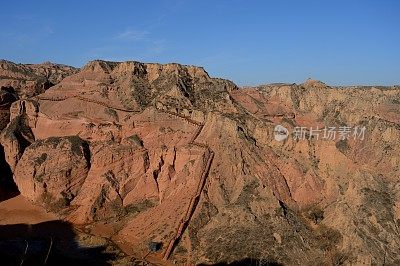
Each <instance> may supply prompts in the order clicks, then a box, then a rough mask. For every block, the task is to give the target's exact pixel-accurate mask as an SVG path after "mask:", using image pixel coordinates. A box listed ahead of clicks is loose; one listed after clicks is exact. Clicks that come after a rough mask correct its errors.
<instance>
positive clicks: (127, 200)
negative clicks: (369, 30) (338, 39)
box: [1, 61, 400, 265]
mask: <svg viewBox="0 0 400 266" xmlns="http://www.w3.org/2000/svg"><path fill="white" fill-rule="evenodd" d="M7 97H8V96H7ZM355 99H356V100H355ZM399 99H400V90H399V89H398V88H361V87H360V88H350V89H349V88H347V89H346V88H331V87H329V86H327V85H325V84H323V83H321V82H317V81H312V80H309V81H307V82H305V83H304V84H300V85H297V84H272V85H267V86H260V87H257V88H246V89H238V88H237V87H236V86H235V85H234V84H233V83H232V82H229V81H226V80H221V79H214V78H211V77H209V75H208V74H207V73H206V72H205V71H204V69H202V68H197V67H192V66H182V65H178V64H167V65H160V64H144V63H139V62H124V63H115V62H105V61H94V62H90V63H89V64H87V65H86V66H85V67H83V68H82V70H81V71H79V72H78V73H75V74H73V75H70V76H68V77H66V78H64V79H63V80H62V81H61V82H60V83H58V84H57V85H55V86H53V87H51V88H50V89H48V90H47V91H46V92H45V93H43V94H40V95H38V96H36V97H33V98H30V99H29V100H21V101H17V102H15V103H13V104H12V106H11V109H10V110H11V122H10V123H9V124H8V125H7V127H6V129H5V130H4V131H3V132H2V134H1V143H2V145H3V146H4V150H5V153H6V156H5V159H6V160H7V162H8V164H9V165H10V168H11V170H12V171H13V173H14V180H15V182H16V184H17V185H18V187H19V188H20V191H21V193H22V195H23V196H25V197H27V198H28V199H30V200H31V201H33V202H35V203H36V204H40V205H43V206H45V207H46V208H47V209H48V210H52V211H53V212H56V213H57V214H58V215H59V216H60V217H62V218H63V219H65V220H68V221H71V222H73V223H75V224H80V225H84V226H85V227H86V230H88V231H90V232H91V233H92V234H99V235H102V236H106V237H108V238H110V239H112V240H113V241H114V242H115V243H116V244H117V245H118V246H120V247H121V248H122V249H123V250H124V251H125V253H127V254H129V255H133V256H135V257H145V258H146V260H147V261H151V262H156V263H162V262H161V261H162V259H163V258H164V260H166V261H164V263H166V264H168V263H169V262H172V261H174V260H175V261H176V262H178V263H188V264H196V263H209V264H211V263H217V262H222V261H226V262H231V261H235V260H238V261H239V260H242V259H244V258H258V259H260V260H261V259H265V260H266V261H267V260H268V261H277V262H280V263H285V264H290V265H293V264H335V263H336V264H338V263H341V262H346V263H350V264H352V263H353V264H360V263H364V262H368V263H375V264H379V263H381V262H382V261H381V260H380V258H381V255H382V254H383V253H385V252H386V255H385V261H386V262H390V263H396V261H398V260H399V259H400V258H399V257H398V254H397V251H398V250H399V248H400V243H399V242H398V236H399V231H398V229H397V226H398V221H400V211H399V210H400V209H399V206H400V196H399V195H400V193H399V191H400V190H399V186H398V185H397V183H398V176H399V167H398V165H399V156H398V155H399V154H400V152H399V147H400V146H399V145H398V144H399V137H400V128H399V118H400V114H399V112H398V110H399V108H398V107H399V102H400V101H399ZM277 124H280V125H282V126H284V127H286V128H287V129H288V130H289V131H290V132H293V131H294V130H295V128H296V127H299V126H301V127H308V128H309V127H313V128H316V127H319V128H323V127H324V126H335V127H339V126H343V125H348V126H352V127H355V126H361V125H365V126H366V128H367V131H366V135H365V138H364V139H363V140H361V139H354V138H349V139H347V140H339V139H335V140H322V139H316V138H309V137H308V138H307V139H304V140H295V139H293V137H292V136H289V137H288V138H287V139H286V140H285V141H281V142H279V141H276V140H275V139H274V127H275V126H276V125H277ZM307 134H309V133H307ZM307 136H308V135H307ZM53 140H57V141H56V142H54V141H53ZM44 154H46V155H44ZM46 199H52V200H51V201H50V202H49V200H47V201H46ZM50 203H53V204H50ZM56 203H57V204H56ZM60 203H62V204H60ZM54 204H55V205H54ZM55 207H57V208H55ZM377 232H381V233H377ZM150 241H153V242H157V243H158V242H161V243H162V247H161V250H160V251H159V252H153V253H149V251H148V243H149V242H150Z"/></svg>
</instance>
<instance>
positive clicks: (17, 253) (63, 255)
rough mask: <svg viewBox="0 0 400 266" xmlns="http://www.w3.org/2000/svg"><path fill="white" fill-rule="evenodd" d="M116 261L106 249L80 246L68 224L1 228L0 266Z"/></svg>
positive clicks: (45, 223) (6, 226) (102, 263)
mask: <svg viewBox="0 0 400 266" xmlns="http://www.w3.org/2000/svg"><path fill="white" fill-rule="evenodd" d="M88 237H90V236H88ZM87 242H90V241H87ZM115 257H116V255H115V253H108V252H106V247H105V246H96V245H90V246H89V247H87V246H85V247H83V246H80V245H79V243H78V242H77V235H76V233H75V231H74V230H73V228H72V226H71V224H70V223H67V222H63V221H50V222H44V223H39V224H35V225H27V224H15V225H2V226H0V258H1V259H0V260H1V262H0V264H1V265H110V264H109V263H108V262H109V261H112V260H113V259H115Z"/></svg>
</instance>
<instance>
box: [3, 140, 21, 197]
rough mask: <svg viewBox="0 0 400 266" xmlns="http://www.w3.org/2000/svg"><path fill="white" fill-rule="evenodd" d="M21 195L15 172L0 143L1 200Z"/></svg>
mask: <svg viewBox="0 0 400 266" xmlns="http://www.w3.org/2000/svg"><path fill="white" fill-rule="evenodd" d="M18 195H19V191H18V188H17V185H15V183H14V180H13V174H12V172H11V169H10V166H9V165H8V163H7V161H6V158H5V154H4V148H3V146H2V145H1V144H0V201H3V200H8V199H11V198H13V197H15V196H18Z"/></svg>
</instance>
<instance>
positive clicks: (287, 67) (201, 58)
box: [0, 0, 400, 85]
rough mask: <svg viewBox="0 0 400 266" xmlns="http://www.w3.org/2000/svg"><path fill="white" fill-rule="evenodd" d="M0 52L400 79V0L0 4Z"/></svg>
mask: <svg viewBox="0 0 400 266" xmlns="http://www.w3.org/2000/svg"><path fill="white" fill-rule="evenodd" d="M0 7H1V8H0V19H1V22H0V58H3V59H7V60H11V61H15V62H18V63H40V62H44V61H52V62H57V63H63V64H68V65H73V66H78V67H80V66H82V65H84V64H85V63H86V62H87V61H89V60H93V59H104V60H114V61H125V60H136V61H144V62H161V63H167V62H177V63H182V64H189V65H200V66H204V67H205V68H206V70H207V71H208V72H209V74H210V75H212V76H215V77H223V78H228V79H230V80H232V81H234V82H236V83H237V84H238V85H257V84H264V83H271V82H290V83H291V82H297V83H300V82H302V81H304V80H305V79H307V78H314V79H319V80H322V81H324V82H326V83H328V84H330V85H350V84H365V85H371V84H381V85H393V84H400V1H397V0H375V1H372V0H358V1H357V0H329V1H328V0H318V1H317V0H302V1H300V0H274V1H272V0H265V1H261V0H260V1H251V0H248V1H246V0H230V1H223V0H213V1H211V0H187V1H184V0H181V1H143V0H142V1H133V0H131V1H111V0H108V1H102V0H97V1H84V0H80V1H74V0H69V1H55V0H52V1H49V0H42V1H28V0H27V1H19V0H11V1H2V2H1V4H0Z"/></svg>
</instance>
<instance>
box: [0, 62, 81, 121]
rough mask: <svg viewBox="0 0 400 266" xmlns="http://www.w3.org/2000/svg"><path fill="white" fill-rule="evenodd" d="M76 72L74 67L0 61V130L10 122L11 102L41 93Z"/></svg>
mask: <svg viewBox="0 0 400 266" xmlns="http://www.w3.org/2000/svg"><path fill="white" fill-rule="evenodd" d="M77 71H78V70H77V69H76V68H74V67H70V66H65V65H58V64H52V63H43V64H15V63H13V62H10V61H6V60H0V129H3V128H5V126H6V125H7V123H8V122H9V121H10V120H9V117H10V112H9V110H10V105H11V104H12V103H13V102H15V101H16V100H18V99H25V98H29V97H32V96H35V95H37V94H40V93H43V92H45V91H46V90H47V89H48V88H50V87H51V86H53V85H55V84H57V83H59V82H60V81H61V80H62V79H63V78H64V77H66V76H68V75H71V74H73V73H76V72H77Z"/></svg>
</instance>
